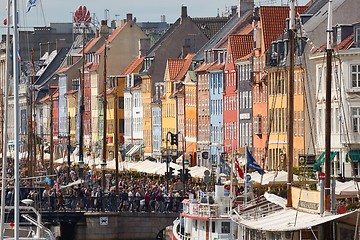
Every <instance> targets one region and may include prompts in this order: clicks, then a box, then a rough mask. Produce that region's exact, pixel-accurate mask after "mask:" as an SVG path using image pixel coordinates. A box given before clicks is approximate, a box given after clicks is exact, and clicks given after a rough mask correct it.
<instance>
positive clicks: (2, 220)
mask: <svg viewBox="0 0 360 240" xmlns="http://www.w3.org/2000/svg"><path fill="white" fill-rule="evenodd" d="M10 1H11V0H7V18H6V19H7V25H6V52H5V53H6V60H5V78H4V85H3V87H4V89H3V91H4V96H3V97H4V99H3V106H2V107H3V126H2V127H3V146H2V148H3V149H2V179H1V217H0V239H1V240H2V239H3V238H4V234H3V233H4V231H3V229H4V223H5V188H6V172H7V170H6V163H7V125H8V95H9V77H10V74H9V69H10V54H9V53H10V7H11V2H10Z"/></svg>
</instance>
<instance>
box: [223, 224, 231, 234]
mask: <svg viewBox="0 0 360 240" xmlns="http://www.w3.org/2000/svg"><path fill="white" fill-rule="evenodd" d="M221 233H230V222H222V223H221Z"/></svg>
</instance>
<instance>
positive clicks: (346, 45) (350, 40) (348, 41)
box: [337, 34, 354, 50]
mask: <svg viewBox="0 0 360 240" xmlns="http://www.w3.org/2000/svg"><path fill="white" fill-rule="evenodd" d="M353 43H354V34H351V35H350V36H348V37H347V38H345V39H344V40H343V41H342V42H341V43H340V44H339V45H338V46H337V49H338V50H344V49H349V48H350V47H351V45H352V44H353Z"/></svg>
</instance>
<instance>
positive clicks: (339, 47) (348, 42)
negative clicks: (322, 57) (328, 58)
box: [312, 34, 354, 53]
mask: <svg viewBox="0 0 360 240" xmlns="http://www.w3.org/2000/svg"><path fill="white" fill-rule="evenodd" d="M353 43H354V35H353V34H351V35H350V36H348V37H347V38H345V39H344V40H343V41H342V42H341V43H340V44H339V45H337V46H336V44H335V43H333V44H332V47H333V48H334V49H335V50H346V49H349V48H350V47H351V45H352V44H353ZM324 51H326V43H324V44H323V45H321V46H320V47H319V48H317V49H315V50H313V51H312V53H320V52H324Z"/></svg>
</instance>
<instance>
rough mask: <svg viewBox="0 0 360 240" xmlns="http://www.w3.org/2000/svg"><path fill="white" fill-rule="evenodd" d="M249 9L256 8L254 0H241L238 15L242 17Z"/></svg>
mask: <svg viewBox="0 0 360 240" xmlns="http://www.w3.org/2000/svg"><path fill="white" fill-rule="evenodd" d="M249 10H254V0H239V2H238V17H239V18H240V17H241V16H242V15H243V14H244V13H246V12H247V11H249Z"/></svg>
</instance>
